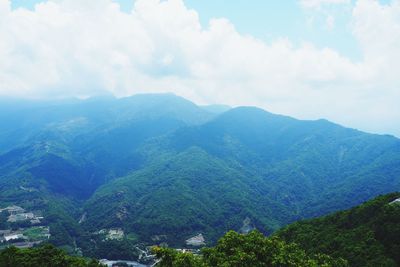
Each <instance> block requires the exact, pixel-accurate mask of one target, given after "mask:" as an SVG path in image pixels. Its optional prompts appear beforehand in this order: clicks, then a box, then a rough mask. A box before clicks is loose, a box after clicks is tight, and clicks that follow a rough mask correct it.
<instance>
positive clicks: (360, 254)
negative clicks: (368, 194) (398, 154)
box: [276, 193, 400, 267]
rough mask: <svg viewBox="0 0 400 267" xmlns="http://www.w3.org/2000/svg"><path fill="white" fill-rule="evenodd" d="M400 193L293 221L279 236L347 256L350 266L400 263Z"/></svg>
mask: <svg viewBox="0 0 400 267" xmlns="http://www.w3.org/2000/svg"><path fill="white" fill-rule="evenodd" d="M398 198H400V193H393V194H389V195H385V196H379V197H377V198H375V199H373V200H370V201H368V202H366V203H364V204H362V205H360V206H357V207H355V208H352V209H350V210H346V211H340V212H337V213H334V214H331V215H328V216H326V217H322V218H317V219H312V220H306V221H300V222H296V223H293V224H291V225H289V226H287V227H285V228H284V229H282V230H280V231H278V232H277V233H276V236H278V237H279V238H282V239H283V240H285V241H286V242H294V243H297V244H298V245H299V246H300V247H302V248H303V249H305V250H306V251H307V252H308V253H324V254H328V255H330V256H332V257H334V258H338V257H341V258H343V259H346V260H347V261H348V262H349V264H350V266H355V267H357V266H360V267H361V266H363V267H367V266H371V267H372V266H393V267H395V266H400V254H399V251H400V204H399V203H400V202H397V203H391V202H392V201H393V200H395V199H398Z"/></svg>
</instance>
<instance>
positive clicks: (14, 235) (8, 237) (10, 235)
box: [4, 233, 24, 242]
mask: <svg viewBox="0 0 400 267" xmlns="http://www.w3.org/2000/svg"><path fill="white" fill-rule="evenodd" d="M21 238H24V235H23V234H17V233H12V234H9V235H5V236H4V239H5V240H6V241H7V242H8V241H10V240H15V239H21Z"/></svg>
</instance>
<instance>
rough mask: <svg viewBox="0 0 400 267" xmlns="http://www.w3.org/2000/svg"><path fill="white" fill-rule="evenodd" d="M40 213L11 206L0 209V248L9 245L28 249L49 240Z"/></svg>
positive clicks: (46, 228)
mask: <svg viewBox="0 0 400 267" xmlns="http://www.w3.org/2000/svg"><path fill="white" fill-rule="evenodd" d="M43 219H44V217H43V215H42V214H41V211H27V210H25V209H23V208H21V207H19V206H15V205H11V206H8V207H6V208H3V209H0V248H3V247H7V246H9V245H13V246H16V247H18V248H28V247H32V246H34V245H36V244H40V243H42V242H43V241H45V240H48V239H49V238H50V228H49V227H48V226H46V225H43Z"/></svg>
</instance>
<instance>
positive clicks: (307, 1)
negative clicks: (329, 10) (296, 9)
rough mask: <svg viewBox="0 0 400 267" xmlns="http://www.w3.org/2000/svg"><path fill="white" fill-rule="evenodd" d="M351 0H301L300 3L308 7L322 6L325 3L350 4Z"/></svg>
mask: <svg viewBox="0 0 400 267" xmlns="http://www.w3.org/2000/svg"><path fill="white" fill-rule="evenodd" d="M350 2H351V1H350V0H300V4H301V5H302V6H304V7H306V8H320V7H321V6H323V5H337V4H349V3H350Z"/></svg>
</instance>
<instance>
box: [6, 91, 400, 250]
mask: <svg viewBox="0 0 400 267" xmlns="http://www.w3.org/2000/svg"><path fill="white" fill-rule="evenodd" d="M6 102H7V103H8V104H7V105H4V106H1V107H0V109H1V111H2V112H1V113H0V122H1V123H0V137H1V138H0V196H1V198H0V205H1V206H0V208H4V207H6V206H8V205H20V206H22V207H23V208H25V209H29V210H40V211H42V212H44V214H45V218H46V220H47V221H46V220H45V222H46V223H47V224H48V225H50V232H51V234H52V239H54V240H55V241H56V242H55V243H57V244H62V242H63V240H65V242H66V244H68V245H70V246H86V247H88V248H90V247H91V244H90V242H89V241H90V240H91V236H90V235H91V234H90V233H94V232H97V231H100V230H102V229H111V228H121V229H123V231H124V233H125V235H126V236H131V237H135V238H134V239H135V240H136V239H138V240H140V241H146V242H154V241H153V240H159V239H161V240H162V241H166V242H169V243H170V244H182V242H183V241H184V240H185V239H187V238H189V237H191V236H193V235H196V234H198V233H202V234H203V235H204V237H205V238H206V243H208V244H212V243H214V242H215V241H216V240H217V239H218V238H219V237H220V236H221V235H222V234H223V233H225V232H226V231H228V230H231V229H233V230H239V229H242V228H243V226H244V224H246V223H245V222H247V226H246V227H245V228H246V229H248V228H249V227H250V229H252V228H257V229H259V230H260V231H262V232H264V233H272V232H273V231H274V230H276V229H278V228H280V227H281V226H284V225H286V224H288V223H291V222H293V221H296V220H299V219H303V218H310V217H316V216H320V215H325V214H328V213H329V212H332V211H336V210H340V209H345V208H349V207H352V206H354V205H357V204H359V203H361V202H363V201H365V200H367V199H370V198H372V197H374V196H377V195H379V194H384V193H388V192H392V191H396V190H400V140H399V139H397V138H395V137H392V136H384V135H373V134H368V133H363V132H360V131H357V130H354V129H348V128H344V127H342V126H340V125H337V124H334V123H331V122H329V121H326V120H317V121H302V120H296V119H294V118H290V117H286V116H281V115H276V114H272V113H269V112H266V111H264V110H262V109H258V108H255V107H238V108H232V109H230V108H229V107H225V106H211V107H210V106H208V107H201V106H197V105H195V104H194V103H192V102H190V101H188V100H185V99H183V98H181V97H178V96H175V95H172V94H161V95H156V94H155V95H137V96H133V97H129V98H121V99H115V98H112V97H102V98H96V99H87V100H73V99H72V100H63V101H58V102H45V101H44V102H32V101H19V100H13V101H6ZM78 222H80V223H78ZM243 229H244V228H243ZM82 236H85V237H84V238H82ZM88 240H89V241H88Z"/></svg>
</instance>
